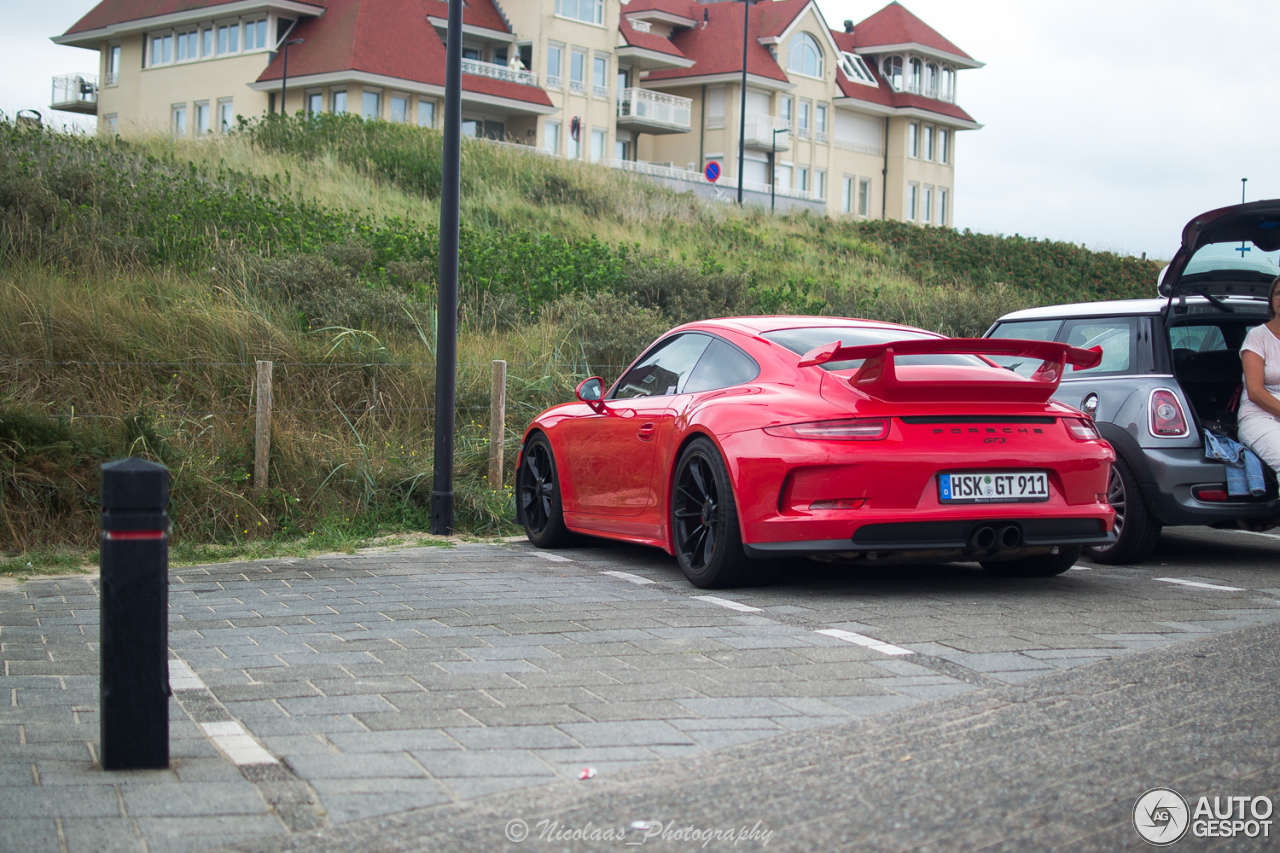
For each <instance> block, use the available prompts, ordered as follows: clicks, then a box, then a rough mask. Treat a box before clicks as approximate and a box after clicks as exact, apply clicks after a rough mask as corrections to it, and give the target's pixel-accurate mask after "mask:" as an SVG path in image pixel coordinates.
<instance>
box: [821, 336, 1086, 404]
mask: <svg viewBox="0 0 1280 853" xmlns="http://www.w3.org/2000/svg"><path fill="white" fill-rule="evenodd" d="M900 355H976V356H990V355H1005V356H1021V357H1024V358H1038V359H1041V363H1040V367H1038V368H1037V369H1036V371H1035V372H1034V373H1033V374H1032V375H1031V377H1030V379H1024V378H1023V377H1021V376H1016V378H1015V376H1014V375H1010V376H999V375H998V374H997V375H993V376H992V377H990V378H986V379H979V378H976V377H973V376H972V375H970V376H967V377H964V378H960V377H957V376H948V375H946V374H947V373H948V371H946V370H941V371H937V373H938V375H937V376H936V378H932V379H931V378H925V379H923V380H921V379H914V380H909V381H907V382H902V381H900V380H899V379H898V374H897V367H896V365H895V363H894V360H895V358H896V357H897V356H900ZM859 358H860V359H865V360H864V361H863V363H862V367H861V368H859V370H858V372H857V373H855V374H854V375H853V376H852V377H850V379H849V384H850V385H852V386H853V387H854V388H857V389H858V390H859V391H863V392H864V393H866V394H868V395H870V396H872V397H878V398H881V399H917V400H923V399H934V400H943V399H974V398H977V397H978V396H979V395H981V397H982V398H984V399H998V400H1010V401H1012V400H1025V401H1031V400H1047V399H1049V397H1050V396H1052V395H1053V392H1054V390H1056V389H1057V387H1058V382H1060V381H1061V380H1062V376H1063V373H1064V372H1065V370H1066V365H1068V364H1070V365H1071V366H1072V367H1074V368H1076V369H1078V370H1087V369H1088V368H1091V367H1097V366H1098V365H1099V364H1101V363H1102V347H1093V348H1091V349H1080V348H1079V347H1073V346H1069V345H1067V344H1062V343H1056V342H1054V341H1024V340H1017V339H1013V338H932V339H925V340H908V341H889V342H887V343H880V344H864V345H862V346H854V347H846V346H842V345H841V342H840V341H833V342H832V343H829V344H824V345H823V346H820V347H816V348H815V349H812V350H810V351H809V352H807V353H805V354H804V356H803V357H801V359H800V365H799V366H800V367H813V366H816V365H821V364H826V363H827V362H832V361H852V360H854V359H859ZM988 363H993V362H990V361H988ZM913 372H916V371H913Z"/></svg>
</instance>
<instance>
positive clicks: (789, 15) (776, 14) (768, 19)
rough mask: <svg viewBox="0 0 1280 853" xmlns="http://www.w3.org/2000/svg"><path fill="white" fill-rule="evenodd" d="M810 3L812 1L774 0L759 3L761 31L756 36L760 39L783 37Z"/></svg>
mask: <svg viewBox="0 0 1280 853" xmlns="http://www.w3.org/2000/svg"><path fill="white" fill-rule="evenodd" d="M809 3H810V0H772V2H762V3H757V4H756V5H757V6H758V8H759V9H760V31H759V32H758V33H756V35H757V36H758V37H760V38H768V37H769V36H780V35H782V33H783V32H784V31H785V30H786V29H787V27H789V26H791V22H792V21H794V20H795V19H796V16H797V15H799V14H800V13H801V12H803V11H804V9H805V7H806V6H808V5H809Z"/></svg>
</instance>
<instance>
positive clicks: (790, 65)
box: [787, 33, 822, 77]
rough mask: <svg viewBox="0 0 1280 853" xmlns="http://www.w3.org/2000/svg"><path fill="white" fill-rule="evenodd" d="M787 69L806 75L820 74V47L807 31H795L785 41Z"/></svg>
mask: <svg viewBox="0 0 1280 853" xmlns="http://www.w3.org/2000/svg"><path fill="white" fill-rule="evenodd" d="M787 70H788V71H794V72H796V73H797V74H804V75H805V76H807V77H821V76H822V48H820V47H818V43H817V42H816V41H815V40H814V38H813V36H811V35H809V34H808V33H796V34H795V35H794V36H792V37H791V41H789V42H788V43H787Z"/></svg>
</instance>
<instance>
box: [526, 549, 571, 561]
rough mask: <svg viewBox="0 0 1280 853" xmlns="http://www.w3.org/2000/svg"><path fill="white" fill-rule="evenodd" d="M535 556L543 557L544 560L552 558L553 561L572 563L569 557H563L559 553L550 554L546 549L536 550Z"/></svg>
mask: <svg viewBox="0 0 1280 853" xmlns="http://www.w3.org/2000/svg"><path fill="white" fill-rule="evenodd" d="M533 555H534V556H535V557H541V558H542V559H544V560H550V561H551V562H553V563H572V562H573V560H570V559H569V558H568V557H561V556H560V555H559V554H548V553H547V552H546V551H534V552H533Z"/></svg>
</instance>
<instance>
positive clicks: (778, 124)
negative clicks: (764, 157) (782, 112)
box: [743, 115, 791, 151]
mask: <svg viewBox="0 0 1280 853" xmlns="http://www.w3.org/2000/svg"><path fill="white" fill-rule="evenodd" d="M790 130H791V124H790V122H788V121H787V120H786V119H784V118H779V117H778V116H762V115H754V116H753V115H749V116H747V126H746V132H745V134H744V136H743V144H744V145H745V146H746V147H748V148H754V149H756V150H758V151H787V150H788V149H790V148H791V133H790ZM774 131H777V132H776V133H775V132H774ZM775 139H776V140H777V142H776V144H775V142H774V140H775Z"/></svg>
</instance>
